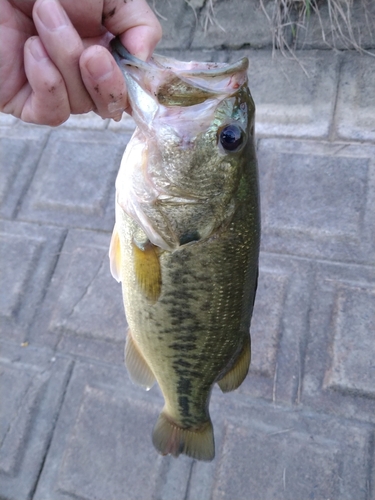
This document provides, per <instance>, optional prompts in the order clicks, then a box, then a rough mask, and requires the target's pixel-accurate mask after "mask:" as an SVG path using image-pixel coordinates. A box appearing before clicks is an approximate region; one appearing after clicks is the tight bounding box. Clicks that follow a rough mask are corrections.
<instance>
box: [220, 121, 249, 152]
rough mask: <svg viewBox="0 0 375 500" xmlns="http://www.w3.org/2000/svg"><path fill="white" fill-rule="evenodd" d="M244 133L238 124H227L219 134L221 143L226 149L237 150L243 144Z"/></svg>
mask: <svg viewBox="0 0 375 500" xmlns="http://www.w3.org/2000/svg"><path fill="white" fill-rule="evenodd" d="M243 140H244V134H243V132H242V129H241V128H240V127H238V126H237V125H227V126H226V127H224V128H223V129H221V131H220V134H219V141H220V144H221V145H222V146H223V148H224V149H225V150H226V151H233V152H235V151H237V150H238V149H239V148H240V146H241V145H242V143H243Z"/></svg>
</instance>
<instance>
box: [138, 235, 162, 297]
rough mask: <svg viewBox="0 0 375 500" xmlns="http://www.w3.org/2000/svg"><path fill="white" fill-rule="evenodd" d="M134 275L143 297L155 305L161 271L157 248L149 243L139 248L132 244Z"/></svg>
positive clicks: (159, 288)
mask: <svg viewBox="0 0 375 500" xmlns="http://www.w3.org/2000/svg"><path fill="white" fill-rule="evenodd" d="M133 256H134V266H135V275H136V278H137V282H138V285H139V286H140V288H141V290H142V292H143V293H144V295H145V296H146V297H147V298H148V299H149V300H150V301H151V302H153V303H155V302H156V301H157V300H158V298H159V296H160V292H161V269H160V261H159V253H158V247H156V246H155V245H153V244H152V243H151V242H150V241H148V242H147V243H146V244H144V245H143V248H139V247H138V245H137V244H136V243H134V242H133Z"/></svg>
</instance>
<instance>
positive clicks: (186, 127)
mask: <svg viewBox="0 0 375 500" xmlns="http://www.w3.org/2000/svg"><path fill="white" fill-rule="evenodd" d="M112 50H113V53H114V56H115V58H116V60H117V62H118V64H119V66H120V67H121V68H122V69H123V73H124V76H125V79H126V83H127V87H128V93H129V99H130V103H131V108H132V114H133V117H134V119H135V122H136V124H137V128H136V130H135V132H134V135H133V137H132V139H131V140H130V142H129V144H128V146H127V148H126V151H125V153H124V156H123V159H122V162H121V167H120V170H119V174H118V177H117V180H116V222H115V227H114V231H113V235H112V240H111V245H110V262H111V271H112V274H113V276H114V277H115V278H116V279H117V280H118V281H121V282H122V291H123V298H124V305H125V312H126V317H127V321H128V325H129V331H128V333H127V340H126V346H125V363H126V366H127V369H128V371H129V375H130V378H131V379H132V380H133V381H134V382H135V383H138V384H139V385H141V386H143V387H144V388H146V389H150V388H151V386H152V385H153V384H154V382H155V381H157V382H158V384H159V386H160V389H161V391H162V393H163V396H164V400H165V406H164V408H163V410H162V412H161V414H160V416H159V419H158V421H157V422H156V425H155V427H154V431H153V443H154V446H155V447H156V449H157V450H158V451H159V452H161V453H162V454H163V455H166V454H169V453H170V454H172V455H174V456H178V455H179V454H180V453H184V454H186V455H188V456H190V457H194V458H196V459H199V460H212V459H213V458H214V454H215V446H214V436H213V428H212V423H211V419H210V414H209V400H210V395H211V390H212V387H213V385H214V384H215V383H217V384H218V385H219V387H220V388H221V390H222V391H223V392H227V391H232V390H234V389H236V388H237V387H239V386H240V384H241V383H242V382H243V380H244V378H245V377H246V375H247V372H248V369H249V363H250V335H249V328H250V320H251V315H252V310H253V304H254V299H255V292H256V286H257V277H258V253H259V237H260V224H259V200H258V178H257V163H256V154H255V146H254V111H255V107H254V103H253V100H252V98H251V95H250V91H249V89H248V85H247V72H246V71H247V67H248V60H247V59H246V58H244V59H241V60H240V61H239V62H237V63H235V64H215V63H197V62H190V63H183V62H179V61H176V60H174V59H170V58H165V57H162V56H156V55H155V56H154V57H153V58H152V59H151V60H150V62H147V63H145V62H142V61H140V60H137V59H136V58H134V57H133V56H131V55H130V54H129V53H127V52H126V51H125V49H124V47H123V46H122V45H121V44H120V42H119V41H117V40H115V41H114V42H112Z"/></svg>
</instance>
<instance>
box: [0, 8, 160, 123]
mask: <svg viewBox="0 0 375 500" xmlns="http://www.w3.org/2000/svg"><path fill="white" fill-rule="evenodd" d="M113 35H116V36H118V35H119V36H120V39H121V42H122V43H123V45H124V46H125V47H126V48H127V50H128V51H129V52H130V53H132V54H134V55H135V56H137V57H138V58H140V59H143V60H146V59H147V58H148V57H150V55H151V54H152V52H153V50H154V48H155V46H156V44H157V43H158V42H159V40H160V38H161V26H160V24H159V22H158V20H157V18H156V17H155V15H154V13H153V12H152V10H151V9H150V7H149V6H148V5H147V3H146V0H98V1H96V2H93V1H92V0H60V2H59V1H58V0H36V1H35V0H0V111H2V112H4V113H9V114H12V115H14V116H16V117H18V118H21V120H23V121H26V122H31V123H37V124H43V125H52V126H56V125H60V124H61V123H63V122H64V121H65V120H67V119H68V118H69V116H70V114H71V113H72V114H80V113H87V112H88V111H91V110H94V111H95V112H96V113H98V114H99V115H100V116H101V117H102V118H113V119H115V120H119V119H120V118H121V115H122V112H123V111H124V110H127V108H128V101H127V92H126V86H125V82H124V77H123V75H122V73H121V71H120V69H119V68H118V67H117V64H116V63H115V61H114V59H113V57H112V55H111V54H110V53H109V51H108V50H107V47H108V46H109V42H110V40H111V38H112V37H113Z"/></svg>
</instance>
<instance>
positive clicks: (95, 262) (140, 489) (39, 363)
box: [0, 32, 375, 500]
mask: <svg viewBox="0 0 375 500" xmlns="http://www.w3.org/2000/svg"><path fill="white" fill-rule="evenodd" d="M181 33H182V34H183V32H181ZM167 42H168V40H167ZM167 42H165V43H167ZM166 48H168V47H166ZM243 54H246V55H248V56H249V58H250V62H251V67H250V73H249V74H250V86H251V89H252V92H253V95H254V98H255V101H256V103H257V109H258V114H257V134H258V154H259V168H260V179H261V193H262V218H263V234H262V253H261V273H260V282H259V293H258V296H257V300H256V308H255V313H254V318H253V325H252V338H253V361H252V367H251V371H250V375H249V376H248V378H247V379H246V381H245V382H244V384H243V385H242V387H241V388H240V389H239V390H238V391H236V392H235V393H231V394H227V395H223V394H221V393H220V391H219V390H216V389H215V390H214V392H213V395H212V403H211V410H212V418H213V422H214V427H215V437H216V448H217V456H216V459H215V460H214V461H213V462H212V463H210V464H206V463H199V462H195V461H193V460H191V459H189V458H187V457H180V458H179V459H178V460H176V459H173V458H171V457H167V458H162V457H160V456H158V455H157V453H156V452H155V450H154V449H153V446H152V444H151V439H150V434H151V430H152V427H153V424H154V422H155V419H156V416H157V414H158V412H159V410H160V408H161V405H162V399H161V396H160V394H159V391H158V389H157V388H153V389H152V390H151V391H150V392H149V393H146V392H143V391H142V390H141V389H139V388H137V387H135V386H133V385H132V384H131V383H130V381H129V378H128V376H127V373H126V370H125V368H124V367H123V346H124V335H125V328H126V323H125V318H124V314H123V310H122V301H121V292H120V287H119V285H118V284H117V283H116V282H115V281H114V280H113V279H112V277H111V276H110V273H109V268H108V261H107V249H108V245H109V241H110V234H111V230H112V225H113V219H114V209H113V201H114V200H113V198H114V181H115V177H116V171H117V169H118V166H119V162H120V158H121V155H122V152H123V150H124V147H125V145H126V143H127V141H128V139H129V136H130V131H131V129H132V123H131V121H130V120H124V121H123V122H121V123H120V124H116V123H109V122H108V121H102V120H101V119H100V118H98V117H95V116H92V115H88V116H86V117H74V118H72V119H71V120H69V121H68V122H67V123H66V124H65V125H64V126H61V127H59V128H57V129H53V130H52V129H49V128H47V127H38V126H29V125H25V124H22V123H20V122H18V121H17V120H14V119H12V118H10V117H7V116H4V115H2V116H1V117H0V135H1V164H2V167H3V168H2V182H1V185H0V199H1V208H0V215H1V221H0V223H1V280H2V283H1V291H2V293H1V302H0V313H1V337H2V350H1V359H0V362H1V368H0V370H1V371H0V374H1V379H0V380H1V386H2V397H1V405H2V406H1V424H0V425H1V426H0V443H1V447H0V484H1V486H0V498H1V499H2V500H5V499H6V500H26V499H34V500H73V499H74V500H151V499H155V500H156V499H160V500H209V499H212V500H219V499H228V500H237V499H254V500H271V499H280V500H284V499H289V500H310V499H311V500H312V499H315V500H323V499H324V500H328V499H330V500H333V499H337V500H343V499H345V500H349V499H351V500H370V499H374V498H375V465H374V463H375V460H374V441H375V440H374V438H375V436H374V424H375V361H374V360H375V342H374V329H375V328H374V320H375V313H374V304H375V300H374V299H375V290H374V282H375V277H374V250H375V231H374V220H375V219H374V207H375V168H374V167H375V59H374V58H371V57H370V56H361V55H359V54H357V53H349V52H348V53H333V52H330V51H306V52H304V53H302V55H301V56H300V57H301V62H302V63H303V65H304V67H305V69H306V70H307V71H308V73H309V78H307V77H306V76H305V74H304V73H303V72H302V71H301V69H300V67H299V66H298V65H297V64H295V63H294V62H291V61H288V60H286V59H282V58H281V59H279V58H275V59H274V60H272V58H271V53H270V51H268V50H258V51H255V50H240V51H236V52H235V53H233V52H226V51H221V52H220V54H219V57H220V58H221V59H222V60H223V59H230V58H232V59H234V58H237V57H239V56H240V55H243ZM178 55H179V57H181V58H185V59H193V58H198V59H213V58H215V57H216V54H215V52H214V51H206V52H204V53H202V52H201V51H200V50H194V49H192V50H190V51H188V50H186V51H182V52H181V51H180V52H179V54H178Z"/></svg>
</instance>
